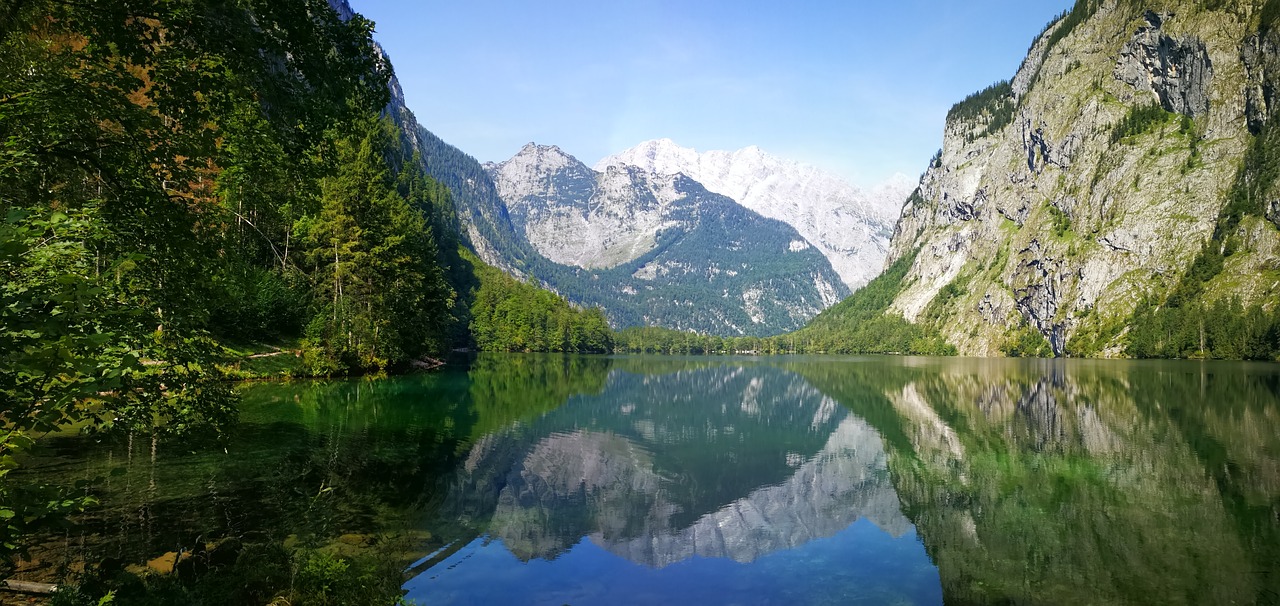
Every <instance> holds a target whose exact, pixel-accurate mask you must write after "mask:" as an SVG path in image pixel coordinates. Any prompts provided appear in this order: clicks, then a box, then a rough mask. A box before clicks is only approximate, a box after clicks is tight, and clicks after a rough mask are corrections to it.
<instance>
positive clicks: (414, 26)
mask: <svg viewBox="0 0 1280 606" xmlns="http://www.w3.org/2000/svg"><path fill="white" fill-rule="evenodd" d="M351 4H352V8H354V9H355V10H356V11H358V12H360V13H362V14H363V15H364V16H366V17H368V18H370V19H372V20H374V21H375V22H376V24H377V33H376V38H377V39H378V41H379V42H381V43H382V45H383V47H384V48H386V49H387V52H388V53H389V54H390V56H391V61H392V63H393V64H394V66H395V69H396V73H397V74H398V76H399V78H400V82H401V85H402V86H403V88H404V92H405V98H406V100H407V102H408V105H409V108H410V109H412V110H413V111H414V113H415V114H417V116H418V120H419V121H420V122H422V124H423V125H424V126H426V127H427V129H429V130H431V131H432V132H434V133H436V134H437V135H439V136H440V137H441V138H443V139H444V140H445V141H448V142H449V143H452V144H453V145H455V146H457V147H459V148H460V149H462V150H463V151H465V152H467V153H469V154H471V155H472V156H475V157H476V158H477V159H479V160H481V161H488V160H494V161H501V160H504V159H506V158H508V157H510V156H511V155H513V154H515V153H516V152H517V151H519V149H520V147H521V146H522V145H524V144H525V143H528V142H530V141H535V142H537V143H542V144H555V145H559V146H560V147H561V148H562V149H564V150H565V151H566V152H568V153H570V154H573V155H574V156H576V157H577V158H578V159H580V160H582V161H583V162H586V163H587V164H594V163H595V162H596V160H599V159H600V158H601V157H603V156H605V155H608V154H611V153H615V152H618V151H622V150H624V149H626V148H628V147H631V146H633V145H635V144H637V143H639V142H641V141H644V140H647V139H657V138H661V137H669V138H671V139H673V140H675V141H676V142H677V143H679V144H681V145H685V146H689V147H694V148H697V149H698V150H699V151H705V150H710V149H737V148H740V147H745V146H748V145H759V146H760V147H761V148H763V149H764V150H765V151H768V152H771V153H774V154H777V155H780V156H784V157H788V158H793V159H796V160H800V161H803V162H807V163H810V164H814V165H817V166H820V167H823V168H826V169H829V170H832V171H834V172H836V173H837V174H840V175H843V176H845V177H846V178H848V179H850V180H851V181H853V182H854V183H856V184H859V185H863V186H869V185H872V184H874V183H877V182H879V181H881V180H883V179H885V178H887V177H888V176H890V175H892V174H893V173H895V172H902V173H904V174H907V175H909V176H912V177H915V176H916V175H918V174H919V173H920V172H921V171H923V170H924V168H925V165H926V164H927V163H928V161H929V158H930V156H932V155H933V152H934V151H936V150H937V149H938V147H940V146H941V144H942V127H943V121H944V118H945V116H946V112H947V109H949V108H950V107H951V105H952V104H954V103H955V102H957V101H959V100H960V99H962V98H964V97H965V95H967V94H969V93H971V92H973V91H976V90H978V89H981V88H983V87H985V86H986V85H988V84H990V83H992V82H995V81H997V80H1000V79H1004V78H1010V77H1012V76H1013V73H1014V71H1015V70H1016V69H1017V67H1018V65H1019V64H1020V63H1021V61H1022V59H1023V57H1024V56H1025V55H1026V51H1027V47H1028V46H1029V45H1030V43H1031V40H1032V38H1033V37H1034V36H1035V35H1036V34H1037V33H1038V32H1039V31H1040V30H1041V28H1042V27H1043V26H1044V25H1045V23H1047V22H1048V21H1049V20H1050V19H1051V18H1052V17H1053V16H1055V15H1057V14H1058V13H1061V12H1062V11H1063V10H1064V9H1066V8H1068V7H1069V6H1070V5H1071V4H1072V2H1071V1H1070V0H1035V1H1031V2H1028V1H1026V0H1021V1H1018V0H976V1H970V2H944V1H923V0H906V1H897V2H859V1H855V0H848V1H844V2H835V1H832V2H814V1H804V0H797V1H794V2H781V1H776V0H775V1H773V2H763V1H756V0H738V1H736V2H735V1H720V0H671V1H668V0H633V1H628V0H620V1H617V2H612V1H609V0H603V1H600V0H597V1H596V2H570V1H559V0H537V1H530V0H526V1H519V2H517V1H508V2H495V1H484V0H452V1H450V2H439V1H436V0H431V1H410V0H351Z"/></svg>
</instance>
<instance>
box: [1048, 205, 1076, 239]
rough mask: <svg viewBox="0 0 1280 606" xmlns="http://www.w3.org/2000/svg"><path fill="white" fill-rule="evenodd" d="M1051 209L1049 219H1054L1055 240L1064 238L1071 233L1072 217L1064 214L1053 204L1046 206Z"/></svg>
mask: <svg viewBox="0 0 1280 606" xmlns="http://www.w3.org/2000/svg"><path fill="white" fill-rule="evenodd" d="M1045 207H1046V208H1048V209H1049V218H1050V219H1052V223H1051V225H1052V226H1053V235H1054V237H1055V238H1062V237H1064V236H1066V235H1067V232H1069V231H1071V216H1070V215H1068V214H1067V213H1066V212H1064V211H1063V210H1062V209H1061V208H1058V207H1057V206H1055V205H1053V204H1052V203H1050V204H1046V205H1045Z"/></svg>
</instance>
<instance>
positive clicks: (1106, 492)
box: [800, 360, 1280, 603]
mask: <svg viewBox="0 0 1280 606" xmlns="http://www.w3.org/2000/svg"><path fill="white" fill-rule="evenodd" d="M889 366H890V368H887V369H886V368H883V367H882V368H877V369H875V371H874V372H872V371H860V370H858V369H856V368H848V367H845V368H834V367H830V366H824V365H821V364H817V365H807V366H804V367H803V368H802V369H800V372H802V374H804V375H805V376H806V377H807V378H809V379H810V381H811V382H812V383H813V384H814V385H815V386H817V387H819V388H821V389H822V390H823V391H824V392H826V393H828V394H831V395H833V396H834V397H837V398H838V399H840V401H841V402H842V403H844V404H846V405H848V406H849V407H850V408H851V409H852V410H854V411H855V412H857V413H858V414H860V415H862V416H864V418H867V419H870V420H872V421H873V423H874V424H875V425H876V428H877V430H879V431H880V432H881V433H882V434H884V435H885V436H886V437H887V438H888V439H887V440H886V442H887V443H888V444H889V468H890V470H891V471H892V474H893V480H894V481H893V484H894V486H895V487H896V489H897V492H898V494H899V495H900V497H901V499H902V501H903V504H904V507H905V508H906V511H907V513H908V516H909V517H910V518H911V521H912V522H913V523H914V524H915V525H916V528H917V531H918V532H919V533H920V535H921V536H922V538H923V540H924V543H925V546H926V548H927V550H928V552H929V554H930V556H931V557H932V558H933V560H934V562H935V563H936V564H937V565H938V568H939V571H940V574H941V577H942V583H943V592H944V595H945V596H946V599H947V600H948V601H956V602H962V603H992V602H999V603H1008V602H1014V603H1075V602H1090V603H1132V602H1139V603H1146V602H1151V601H1157V602H1162V603H1163V602H1186V603H1254V602H1259V603H1270V602H1274V601H1276V600H1277V599H1280V592H1278V591H1280V560H1278V559H1277V557H1278V555H1280V554H1278V551H1277V545H1280V531H1278V530H1280V528H1278V527H1280V490H1277V486H1278V482H1277V480H1278V479H1280V474H1278V473H1277V471H1278V469H1280V467H1278V465H1277V461H1278V460H1280V458H1278V457H1280V448H1278V446H1280V418H1278V415H1277V406H1276V397H1277V396H1276V394H1277V393H1280V391H1277V389H1276V386H1277V385H1276V380H1277V372H1276V369H1275V368H1274V367H1273V366H1264V365H1243V364H1226V363H1224V364H1204V365H1199V364H1187V363H1124V362H1108V363H1100V362H1076V361H1038V362H1020V361H996V360H990V361H965V360H957V361H929V362H923V363H922V366H920V367H916V368H912V367H911V366H910V365H889Z"/></svg>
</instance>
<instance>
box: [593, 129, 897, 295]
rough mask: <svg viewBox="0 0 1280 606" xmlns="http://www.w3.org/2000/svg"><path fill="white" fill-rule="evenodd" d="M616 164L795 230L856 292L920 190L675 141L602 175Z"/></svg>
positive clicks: (650, 144) (606, 162)
mask: <svg viewBox="0 0 1280 606" xmlns="http://www.w3.org/2000/svg"><path fill="white" fill-rule="evenodd" d="M610 166H634V167H639V168H641V169H643V170H645V171H648V172H653V173H658V174H663V175H674V174H676V173H681V174H684V175H686V176H688V177H689V178H691V179H693V180H694V181H697V182H699V183H701V184H702V185H703V186H704V187H706V188H707V189H708V190H710V191H713V192H715V193H718V194H722V195H725V196H728V197H730V198H733V199H734V200H735V201H737V202H738V203H739V204H741V205H743V206H745V207H747V208H749V209H751V210H753V211H755V212H758V213H760V214H761V215H764V216H766V217H769V218H770V219H777V220H779V221H782V222H784V223H786V224H788V225H790V226H792V227H794V228H795V229H796V231H798V232H800V235H801V236H803V237H804V238H805V240H807V241H809V243H811V244H812V245H813V246H814V247H815V248H817V249H818V251H819V252H821V253H822V255H823V256H825V257H826V258H827V260H828V261H830V262H831V266H832V268H834V269H835V270H836V272H837V273H839V274H840V278H841V279H842V280H843V281H844V283H845V285H847V286H848V287H849V288H850V289H856V288H858V287H860V286H862V285H863V284H866V283H867V281H869V280H870V279H871V278H873V277H875V275H876V274H877V273H879V271H880V267H881V266H882V265H883V263H884V257H885V253H886V251H887V250H888V246H889V236H890V235H891V233H892V231H893V221H894V220H896V219H897V216H898V213H899V212H900V211H901V209H902V203H903V201H904V200H906V198H907V195H908V194H910V193H911V189H912V188H913V187H914V183H912V182H910V181H908V180H907V178H906V177H903V176H901V175H899V176H898V177H896V178H893V179H890V180H888V181H886V182H885V183H883V184H881V185H879V186H877V187H875V188H873V189H872V190H871V191H863V190H860V189H858V188H857V187H854V186H853V185H851V184H849V183H848V182H846V181H844V180H843V179H841V178H839V177H837V176H835V175H832V174H830V173H826V172H823V171H821V170H819V169H817V168H815V167H812V166H807V165H804V164H800V163H798V162H793V161H790V160H785V159H783V158H779V157H777V156H773V155H771V154H768V153H765V152H764V151H762V150H761V149H760V148H758V147H754V146H752V147H747V148H743V149H740V150H737V151H734V152H728V151H709V152H703V153H698V152H697V151H695V150H693V149H690V148H687V147H680V146H679V145H676V144H675V143H674V142H673V141H671V140H670V139H659V140H654V141H646V142H644V143H641V144H639V145H637V146H635V147H633V148H631V149H628V150H626V151H624V152H622V153H619V154H616V155H613V156H609V157H607V158H604V159H603V160H600V162H598V163H597V164H596V170H600V171H604V170H606V169H607V168H608V167H610Z"/></svg>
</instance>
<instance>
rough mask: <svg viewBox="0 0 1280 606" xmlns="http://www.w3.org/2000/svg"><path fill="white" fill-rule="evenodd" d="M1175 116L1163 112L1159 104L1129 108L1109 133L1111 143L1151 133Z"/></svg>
mask: <svg viewBox="0 0 1280 606" xmlns="http://www.w3.org/2000/svg"><path fill="white" fill-rule="evenodd" d="M1176 115H1177V114H1174V113H1171V112H1168V111H1165V109H1164V108H1163V107H1161V106H1160V105H1159V104H1153V105H1135V106H1133V107H1130V108H1129V112H1128V113H1126V114H1125V116H1124V118H1122V119H1121V120H1120V122H1119V123H1118V124H1116V126H1115V129H1113V130H1112V131H1111V142H1112V143H1117V142H1120V141H1122V140H1124V139H1127V138H1129V137H1136V136H1138V135H1141V134H1145V133H1148V132H1151V130H1152V129H1155V128H1156V127H1158V126H1161V125H1163V124H1166V123H1167V122H1169V121H1170V120H1172V119H1173V118H1174V117H1175V116H1176Z"/></svg>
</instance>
